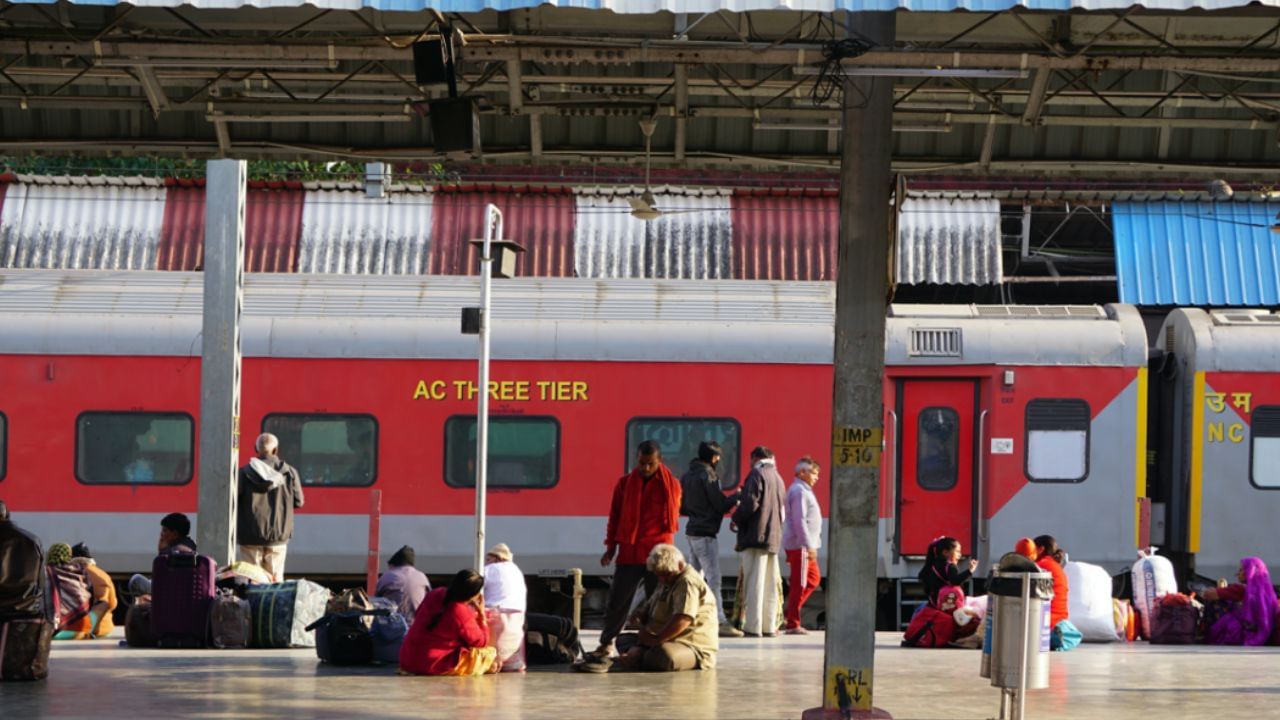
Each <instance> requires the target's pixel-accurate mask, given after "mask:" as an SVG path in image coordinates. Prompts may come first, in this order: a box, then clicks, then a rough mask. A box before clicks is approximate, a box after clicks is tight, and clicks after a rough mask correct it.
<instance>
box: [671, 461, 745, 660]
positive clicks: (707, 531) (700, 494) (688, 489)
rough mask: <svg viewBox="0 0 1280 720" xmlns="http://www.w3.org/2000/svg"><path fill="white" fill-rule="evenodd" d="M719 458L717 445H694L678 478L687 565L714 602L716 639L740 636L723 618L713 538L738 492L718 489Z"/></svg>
mask: <svg viewBox="0 0 1280 720" xmlns="http://www.w3.org/2000/svg"><path fill="white" fill-rule="evenodd" d="M720 455H721V449H720V444H719V443H717V442H714V441H710V442H703V443H702V444H700V445H699V446H698V457H697V458H695V459H694V460H693V461H692V462H690V463H689V470H688V472H686V473H685V474H684V477H682V478H680V487H681V489H682V492H681V495H680V498H681V499H680V514H681V515H684V516H686V517H688V518H689V521H688V522H687V523H686V524H685V527H684V534H685V535H687V536H689V561H690V562H689V565H690V566H691V567H692V568H693V569H694V570H697V571H698V572H700V573H702V577H703V578H705V579H706V581H707V587H708V588H710V589H711V593H712V597H714V598H715V601H716V615H717V616H718V619H719V621H720V637H742V631H741V630H739V629H737V628H735V627H734V626H732V625H730V624H729V621H728V619H726V618H725V615H724V602H723V595H722V594H721V592H720V588H721V584H720V544H719V543H718V542H717V541H716V536H717V535H719V534H720V526H721V524H722V523H723V521H724V514H725V513H727V512H729V511H730V510H732V509H733V506H734V505H736V504H737V503H738V493H733V494H732V495H725V494H724V491H722V490H721V489H720V477H719V475H718V474H717V473H716V465H718V464H719V463H720Z"/></svg>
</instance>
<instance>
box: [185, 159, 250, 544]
mask: <svg viewBox="0 0 1280 720" xmlns="http://www.w3.org/2000/svg"><path fill="white" fill-rule="evenodd" d="M206 167H207V170H206V175H205V177H206V182H205V220H204V274H203V278H204V320H203V330H202V332H203V334H202V335H201V341H200V488H199V495H198V497H199V505H198V506H197V513H196V536H197V538H198V540H197V544H199V545H200V547H201V548H202V549H203V550H204V552H205V553H206V554H208V555H209V556H211V557H213V558H214V559H215V560H216V561H218V562H224V561H225V562H228V563H229V562H231V561H232V560H233V559H234V558H235V502H236V470H237V466H238V465H239V460H240V457H239V456H240V306H241V304H242V302H243V299H244V292H243V290H244V204H245V163H244V161H243V160H210V161H209V163H208V164H207V166H206Z"/></svg>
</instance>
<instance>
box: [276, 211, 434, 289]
mask: <svg viewBox="0 0 1280 720" xmlns="http://www.w3.org/2000/svg"><path fill="white" fill-rule="evenodd" d="M432 204H433V203H432V193H429V192H412V193H387V194H386V195H385V196H384V197H381V198H371V197H369V196H367V195H366V194H365V193H364V192H363V191H361V192H355V191H349V190H319V191H309V192H308V193H307V196H306V204H305V205H304V206H303V210H302V240H301V242H300V243H299V248H298V254H299V262H298V271H299V272H304V273H346V274H352V275H423V274H425V273H426V272H427V259H428V257H429V254H430V249H429V247H430V242H429V239H430V237H431V225H432V223H431V215H432Z"/></svg>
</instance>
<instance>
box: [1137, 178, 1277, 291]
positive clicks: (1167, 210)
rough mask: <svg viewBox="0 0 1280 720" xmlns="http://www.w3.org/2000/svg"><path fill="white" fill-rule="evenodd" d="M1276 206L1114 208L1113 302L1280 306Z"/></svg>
mask: <svg viewBox="0 0 1280 720" xmlns="http://www.w3.org/2000/svg"><path fill="white" fill-rule="evenodd" d="M1278 213H1280V203H1259V202H1254V203H1211V202H1159V203H1116V204H1115V205H1114V206H1113V207H1112V220H1113V224H1114V228H1115V243H1116V275H1117V279H1118V282H1119V285H1120V302H1124V303H1132V304H1134V305H1217V306H1227V305H1244V306H1256V305H1280V233H1277V232H1273V231H1272V230H1271V227H1272V225H1275V224H1276V223H1277V222H1278V220H1277V214H1278Z"/></svg>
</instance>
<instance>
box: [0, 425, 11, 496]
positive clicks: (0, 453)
mask: <svg viewBox="0 0 1280 720" xmlns="http://www.w3.org/2000/svg"><path fill="white" fill-rule="evenodd" d="M8 457H9V419H8V418H6V417H5V416H4V413H0V480H3V479H4V474H5V471H7V470H8V469H9V467H8V463H6V462H5V461H6V460H7V459H8Z"/></svg>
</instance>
